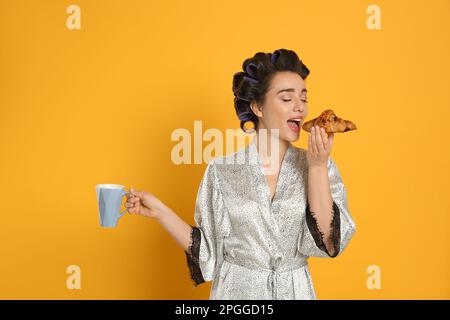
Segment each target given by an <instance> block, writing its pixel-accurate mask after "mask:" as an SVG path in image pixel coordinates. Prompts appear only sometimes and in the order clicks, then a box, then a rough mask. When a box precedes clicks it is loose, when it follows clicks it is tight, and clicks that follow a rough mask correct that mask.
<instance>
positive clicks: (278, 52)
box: [270, 50, 280, 63]
mask: <svg viewBox="0 0 450 320" xmlns="http://www.w3.org/2000/svg"><path fill="white" fill-rule="evenodd" d="M279 56H280V50H275V51H274V52H273V53H272V56H271V57H270V61H271V62H272V63H275V61H277V59H278V57H279Z"/></svg>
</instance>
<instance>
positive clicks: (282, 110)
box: [126, 49, 356, 299]
mask: <svg viewBox="0 0 450 320" xmlns="http://www.w3.org/2000/svg"><path fill="white" fill-rule="evenodd" d="M308 74H309V69H308V68H307V67H306V66H305V65H304V64H303V63H302V61H301V60H300V59H299V58H298V56H297V54H296V53H295V52H294V51H291V50H286V49H279V50H276V51H275V52H273V53H263V52H258V53H256V54H255V55H254V56H253V57H252V58H249V59H246V60H245V61H244V63H243V71H242V72H238V73H236V74H235V75H234V78H233V91H234V94H235V101H234V102H235V110H236V114H237V115H238V117H239V119H240V121H241V128H242V130H244V131H246V132H248V129H247V128H246V126H245V125H246V124H247V123H248V122H251V123H253V128H252V129H253V131H255V132H256V135H255V137H254V138H253V140H252V141H251V142H250V143H249V144H248V145H247V147H245V148H243V149H241V150H238V151H237V152H235V153H233V154H231V155H227V156H224V157H216V158H215V159H214V160H213V161H211V162H210V163H209V164H208V166H207V168H206V171H205V174H204V176H203V179H202V181H201V183H200V187H199V189H198V193H197V201H196V208H195V214H194V220H195V224H196V225H195V226H191V225H189V224H187V223H186V222H184V221H183V220H182V219H180V218H179V216H178V215H177V214H175V213H174V212H173V211H172V210H171V209H170V208H168V207H167V206H166V205H164V204H163V203H162V202H161V201H160V200H158V199H157V198H156V197H155V196H154V195H152V194H150V193H148V192H144V191H136V190H133V189H131V190H130V191H131V192H130V195H129V196H128V197H127V203H126V206H127V208H129V212H130V213H135V214H141V215H144V216H149V217H153V218H155V219H157V220H158V221H159V222H160V223H161V224H162V226H163V227H164V228H165V229H167V231H168V232H169V233H170V234H171V235H172V236H173V237H174V238H175V240H176V241H177V242H178V243H179V244H180V245H181V246H182V247H183V248H184V250H185V253H186V258H187V264H188V267H189V271H190V276H191V278H192V280H193V282H194V285H195V286H197V285H199V284H201V283H203V282H205V281H213V283H212V288H211V293H210V299H316V294H315V291H314V287H313V283H312V281H311V277H310V272H309V269H308V257H311V256H316V257H336V256H338V255H339V254H341V253H342V251H343V250H344V248H345V247H346V246H347V244H348V242H349V241H350V239H351V238H352V236H353V234H354V233H355V230H356V229H355V223H354V221H353V219H352V217H351V215H350V213H349V210H348V204H347V195H346V188H345V186H344V183H343V181H342V179H341V176H340V173H339V171H338V168H337V166H336V163H335V162H334V160H333V159H332V158H331V157H330V152H331V148H332V144H333V139H334V136H333V134H329V135H327V134H326V133H325V132H324V131H323V130H321V129H320V128H318V127H316V128H314V130H312V131H311V134H310V135H309V136H308V149H307V150H304V149H302V148H297V147H295V146H294V145H292V144H291V142H293V141H297V140H298V139H299V136H300V132H301V130H300V128H301V125H302V123H303V122H304V119H305V118H306V117H307V116H308V101H307V90H306V83H305V79H306V77H307V76H308ZM318 111H319V110H318ZM263 134H264V135H265V139H262V135H263ZM274 140H275V142H276V143H275V144H273V145H275V146H277V147H276V148H275V147H271V146H272V143H273V142H274ZM276 158H277V159H279V160H278V161H276V160H273V159H276ZM242 159H245V161H242ZM267 161H269V162H271V169H270V170H269V169H265V167H264V166H263V164H264V163H266V162H267Z"/></svg>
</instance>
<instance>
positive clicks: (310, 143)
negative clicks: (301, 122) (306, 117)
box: [306, 134, 312, 152]
mask: <svg viewBox="0 0 450 320" xmlns="http://www.w3.org/2000/svg"><path fill="white" fill-rule="evenodd" d="M311 148H312V141H311V135H310V134H309V135H308V150H306V151H308V152H311V151H312V150H311Z"/></svg>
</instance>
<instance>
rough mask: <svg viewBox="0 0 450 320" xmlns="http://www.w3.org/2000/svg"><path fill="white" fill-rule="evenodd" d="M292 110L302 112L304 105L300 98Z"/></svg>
mask: <svg viewBox="0 0 450 320" xmlns="http://www.w3.org/2000/svg"><path fill="white" fill-rule="evenodd" d="M294 111H299V112H302V113H303V112H304V111H305V105H304V103H303V102H302V101H301V100H300V101H298V102H297V103H296V104H295V107H294Z"/></svg>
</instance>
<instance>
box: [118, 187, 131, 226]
mask: <svg viewBox="0 0 450 320" xmlns="http://www.w3.org/2000/svg"><path fill="white" fill-rule="evenodd" d="M129 193H130V192H129V191H125V190H123V191H122V197H123V196H124V195H126V194H129ZM127 211H128V208H125V210H123V211H122V212H121V213H119V219H120V218H122V217H123V215H124V214H125V212H127Z"/></svg>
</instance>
